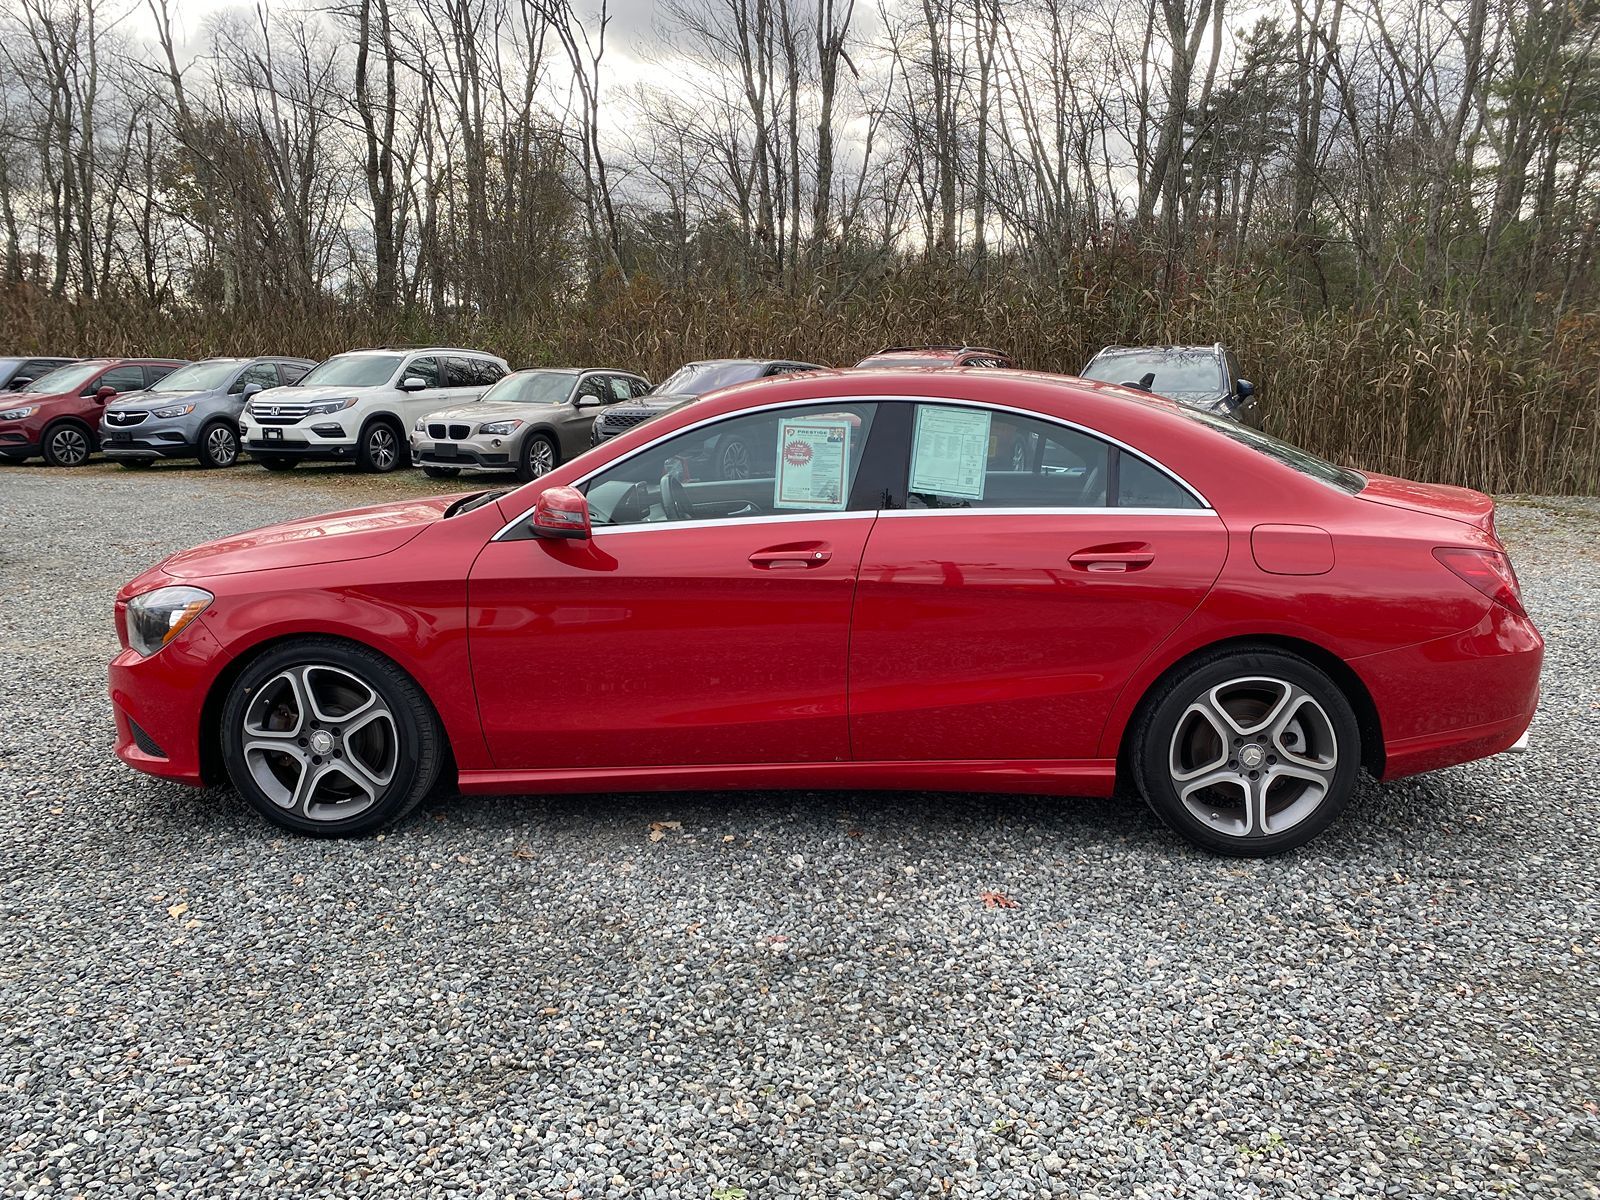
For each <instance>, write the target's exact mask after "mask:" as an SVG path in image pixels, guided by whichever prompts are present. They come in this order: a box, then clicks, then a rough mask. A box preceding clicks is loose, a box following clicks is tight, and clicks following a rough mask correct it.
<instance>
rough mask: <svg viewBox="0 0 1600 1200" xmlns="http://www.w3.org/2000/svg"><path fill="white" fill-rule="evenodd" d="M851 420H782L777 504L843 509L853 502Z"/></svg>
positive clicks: (781, 505)
mask: <svg viewBox="0 0 1600 1200" xmlns="http://www.w3.org/2000/svg"><path fill="white" fill-rule="evenodd" d="M849 466H850V424H849V422H847V421H779V422H778V470H777V485H776V487H775V489H774V496H773V500H772V507H773V508H808V509H820V510H823V511H827V510H829V509H832V510H839V509H842V508H844V506H845V504H846V503H848V502H849V499H850V497H849V495H848V494H847V489H846V486H845V484H846V476H847V474H848V470H849Z"/></svg>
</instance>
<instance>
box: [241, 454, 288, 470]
mask: <svg viewBox="0 0 1600 1200" xmlns="http://www.w3.org/2000/svg"><path fill="white" fill-rule="evenodd" d="M250 457H251V458H253V459H255V460H256V461H257V462H258V463H260V464H261V465H262V466H263V467H265V468H266V469H267V470H269V471H292V470H294V467H295V460H294V459H292V458H290V457H288V456H287V455H283V454H254V453H252V454H251V456H250Z"/></svg>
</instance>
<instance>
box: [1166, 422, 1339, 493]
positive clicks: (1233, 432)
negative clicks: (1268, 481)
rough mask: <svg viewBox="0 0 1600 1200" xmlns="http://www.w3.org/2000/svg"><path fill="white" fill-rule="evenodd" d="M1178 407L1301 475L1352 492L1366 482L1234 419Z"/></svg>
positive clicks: (1306, 451)
mask: <svg viewBox="0 0 1600 1200" xmlns="http://www.w3.org/2000/svg"><path fill="white" fill-rule="evenodd" d="M1178 411H1179V412H1181V413H1183V415H1184V416H1186V417H1188V418H1189V419H1190V420H1191V421H1198V422H1199V423H1200V424H1201V425H1204V426H1206V427H1207V428H1209V429H1215V430H1216V431H1217V432H1218V433H1220V434H1222V436H1223V437H1226V438H1231V439H1233V440H1234V441H1236V442H1238V443H1239V444H1240V445H1241V446H1248V447H1250V449H1252V450H1254V451H1255V452H1256V453H1257V454H1265V455H1266V456H1267V457H1268V458H1271V459H1274V460H1276V461H1278V462H1281V463H1282V464H1283V465H1284V466H1286V467H1293V468H1294V469H1295V470H1296V471H1299V472H1300V474H1302V475H1309V476H1311V478H1313V479H1320V480H1321V481H1322V482H1323V483H1326V484H1331V485H1332V486H1333V487H1336V488H1338V489H1339V490H1340V491H1342V492H1349V493H1350V494H1351V495H1352V496H1353V495H1355V494H1356V493H1357V492H1359V491H1360V490H1361V489H1362V488H1364V487H1366V486H1367V480H1366V476H1364V475H1362V474H1361V473H1360V472H1359V471H1352V470H1350V469H1349V468H1348V467H1336V466H1334V465H1333V464H1332V463H1331V462H1327V461H1326V460H1324V459H1320V458H1318V457H1317V456H1316V455H1315V454H1312V453H1311V452H1310V451H1308V450H1302V449H1300V447H1299V446H1291V445H1290V444H1289V443H1288V442H1283V441H1279V440H1278V439H1277V438H1275V437H1273V436H1272V435H1271V434H1266V433H1262V432H1261V431H1260V430H1259V429H1251V428H1250V427H1249V426H1248V425H1241V424H1239V422H1237V421H1234V420H1230V419H1229V418H1227V417H1222V416H1217V415H1216V414H1214V413H1208V412H1201V411H1200V410H1199V409H1197V408H1181V409H1179V410H1178Z"/></svg>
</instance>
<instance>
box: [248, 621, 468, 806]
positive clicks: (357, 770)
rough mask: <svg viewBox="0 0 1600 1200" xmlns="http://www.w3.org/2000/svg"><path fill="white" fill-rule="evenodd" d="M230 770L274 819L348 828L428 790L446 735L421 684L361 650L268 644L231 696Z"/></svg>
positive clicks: (312, 643)
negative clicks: (419, 688)
mask: <svg viewBox="0 0 1600 1200" xmlns="http://www.w3.org/2000/svg"><path fill="white" fill-rule="evenodd" d="M222 736H223V755H224V759H225V761H226V764H227V768H228V774H229V776H230V777H231V778H232V780H233V783H234V786H235V787H237V788H238V789H239V790H240V791H241V792H243V793H244V794H245V796H246V797H247V798H248V799H249V800H250V802H251V803H252V804H253V805H254V806H255V807H256V808H257V809H258V810H259V811H261V812H262V813H264V814H265V815H266V816H267V817H269V818H270V819H271V820H273V821H275V822H277V823H278V824H280V825H284V826H287V827H289V828H291V829H298V830H302V831H305V832H310V833H328V834H350V833H361V832H364V831H366V830H369V829H376V828H378V827H380V826H383V825H387V824H389V823H390V822H392V821H395V820H398V819H399V818H400V817H401V816H403V815H404V814H405V813H406V812H408V811H410V809H411V808H412V807H413V806H414V805H415V804H416V803H417V801H419V800H420V799H421V798H422V797H423V796H424V795H425V794H426V793H427V791H428V789H429V788H430V787H432V786H433V783H434V781H435V779H436V778H437V776H438V773H439V766H440V754H441V746H442V739H441V735H440V730H439V727H438V718H437V717H436V716H435V715H434V713H433V709H432V707H431V706H430V705H429V704H428V702H427V700H426V699H425V698H424V697H423V695H422V693H421V692H420V690H418V688H417V686H416V685H415V684H414V683H413V682H412V681H411V680H410V679H409V678H408V677H407V676H406V675H405V674H404V673H403V672H401V671H400V670H399V669H398V668H397V667H395V666H394V664H393V663H391V662H389V661H388V660H387V659H385V658H383V657H382V656H380V655H378V654H375V653H373V652H372V651H370V650H367V649H365V648H364V647H359V646H352V645H350V644H348V643H341V642H335V641H331V640H325V639H306V640H304V641H297V642H292V643H288V644H286V645H284V646H280V647H278V648H276V649H274V650H271V651H268V652H267V653H266V654H264V655H263V656H262V657H261V658H259V659H257V660H256V661H255V662H253V663H252V664H251V665H250V666H249V667H248V668H246V669H245V671H244V673H243V674H242V675H240V677H239V679H238V680H237V681H236V682H235V684H234V686H233V688H232V690H231V691H230V692H229V695H228V701H227V705H226V708H225V710H224V712H223V718H222Z"/></svg>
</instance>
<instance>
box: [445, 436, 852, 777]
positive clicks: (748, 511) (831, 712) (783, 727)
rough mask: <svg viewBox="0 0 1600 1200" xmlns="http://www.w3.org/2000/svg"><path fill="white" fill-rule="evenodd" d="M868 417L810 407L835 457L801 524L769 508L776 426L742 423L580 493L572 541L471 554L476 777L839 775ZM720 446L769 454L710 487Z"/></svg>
mask: <svg viewBox="0 0 1600 1200" xmlns="http://www.w3.org/2000/svg"><path fill="white" fill-rule="evenodd" d="M872 407H873V406H872V405H855V406H852V411H851V412H850V413H848V414H841V413H840V412H839V411H838V410H839V405H837V404H831V405H829V406H827V409H828V411H826V412H824V414H823V417H822V418H821V420H822V422H823V425H824V426H825V428H826V430H827V431H828V432H831V433H835V434H838V435H839V436H841V437H842V438H844V440H845V441H846V442H847V443H850V442H853V444H851V445H848V447H847V449H846V450H845V452H844V455H843V457H842V459H840V461H839V463H838V464H837V465H838V466H839V468H840V470H841V472H845V471H847V472H848V473H849V477H848V478H847V479H845V480H844V482H843V485H842V486H841V487H837V488H836V489H835V490H836V492H837V494H836V495H834V494H833V493H830V494H829V497H827V498H825V500H824V501H823V502H822V503H821V504H820V505H819V506H817V507H816V510H815V511H810V510H808V509H807V507H806V505H805V504H804V503H803V502H800V503H796V501H795V499H794V496H793V495H791V496H789V497H788V498H787V499H786V500H785V501H784V503H783V504H782V505H781V506H780V505H779V504H777V503H776V498H777V497H776V490H775V489H776V482H777V481H776V480H775V474H776V472H777V468H775V467H774V465H773V463H774V459H775V458H776V447H777V444H778V443H777V441H776V436H777V430H778V421H779V418H780V416H786V417H791V418H792V417H793V414H792V413H790V412H788V411H785V412H784V413H781V414H780V413H754V414H750V413H747V414H740V415H738V416H736V417H732V418H728V419H725V420H722V421H720V422H715V423H712V424H711V425H709V426H707V427H705V428H696V429H694V430H692V431H686V432H684V433H680V434H678V435H676V436H674V437H672V438H669V439H666V440H664V441H663V442H661V443H657V445H656V446H654V447H646V448H645V449H644V450H643V451H641V452H639V453H637V454H635V455H633V456H631V457H630V458H629V459H627V460H624V461H623V462H621V463H619V464H615V465H613V466H612V467H608V468H606V469H605V470H602V471H601V472H599V473H597V474H596V475H595V477H594V478H592V479H589V480H585V481H580V486H581V487H582V488H583V489H584V490H585V491H586V492H587V494H588V497H589V502H590V507H591V514H592V517H593V519H594V521H595V532H594V536H593V537H592V538H590V539H588V540H585V541H574V542H565V541H547V540H540V539H528V540H500V541H495V542H491V543H490V544H489V545H488V546H487V547H485V549H484V551H483V552H482V553H481V554H480V555H479V556H478V559H477V561H476V563H475V564H474V565H473V569H472V573H471V576H470V579H469V583H468V606H469V622H470V625H469V629H470V632H469V642H470V646H471V653H472V669H473V679H474V682H475V686H476V689H477V695H478V706H479V712H480V715H481V718H482V722H483V730H484V735H485V737H486V739H487V741H488V746H489V751H490V754H491V755H492V756H493V759H494V762H495V765H496V766H497V767H498V768H500V769H502V770H541V769H563V768H582V767H635V766H659V765H680V764H681V765H719V764H729V765H747V764H754V763H784V762H836V761H844V760H846V759H848V758H849V754H850V746H849V727H848V704H847V695H846V668H847V655H848V648H849V635H850V606H851V600H852V596H853V594H854V591H855V583H856V570H857V567H858V566H859V564H860V562H861V553H862V550H863V549H864V547H865V546H866V541H867V535H868V532H869V531H870V530H871V528H872V524H873V521H874V520H875V518H876V509H875V504H874V505H873V506H871V507H866V506H863V507H860V508H858V509H855V510H852V509H851V508H850V507H848V502H849V499H850V497H851V494H852V493H851V481H852V480H853V478H854V470H855V467H856V465H857V464H858V463H859V459H860V454H861V448H862V444H863V443H864V441H865V438H864V436H862V434H863V433H864V426H863V425H862V424H861V423H860V422H861V418H862V416H863V414H866V415H867V417H868V419H870V411H871V409H872ZM816 409H817V406H813V407H812V410H801V411H802V415H803V414H804V413H805V412H810V411H813V410H816ZM818 411H820V410H818ZM847 416H848V417H849V418H850V419H853V420H855V421H856V422H857V424H855V425H854V426H851V427H850V432H849V433H844V432H843V430H844V428H845V426H846V425H847V423H848V422H847V421H846V419H845V418H846V417H847ZM769 426H770V428H769ZM852 434H854V435H855V436H854V437H853V438H852V436H851V435H852ZM730 437H739V438H742V439H743V440H744V442H745V444H746V445H749V446H755V447H768V448H770V449H771V450H772V457H768V458H766V459H764V460H761V461H760V462H759V463H757V464H756V465H755V466H754V467H753V468H751V469H749V470H747V473H745V474H743V475H739V476H735V477H732V478H724V477H722V476H721V475H719V474H718V470H719V464H720V463H722V462H723V458H722V457H721V456H719V454H718V448H719V446H721V445H722V444H724V443H725V441H726V439H728V438H730ZM558 647H559V649H558Z"/></svg>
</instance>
